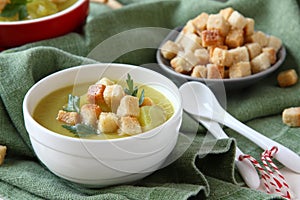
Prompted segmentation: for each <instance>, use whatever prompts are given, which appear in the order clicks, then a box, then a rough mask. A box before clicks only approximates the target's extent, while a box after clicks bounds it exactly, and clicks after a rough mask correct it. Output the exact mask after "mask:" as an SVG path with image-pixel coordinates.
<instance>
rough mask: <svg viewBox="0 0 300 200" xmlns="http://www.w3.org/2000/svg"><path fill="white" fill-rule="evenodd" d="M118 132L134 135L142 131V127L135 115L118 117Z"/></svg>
mask: <svg viewBox="0 0 300 200" xmlns="http://www.w3.org/2000/svg"><path fill="white" fill-rule="evenodd" d="M118 132H119V134H121V135H123V134H126V135H136V134H139V133H141V132H142V127H141V125H140V123H139V121H138V119H137V118H136V117H131V116H125V117H121V119H120V128H119V130H118Z"/></svg>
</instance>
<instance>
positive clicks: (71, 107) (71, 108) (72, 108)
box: [63, 94, 80, 113]
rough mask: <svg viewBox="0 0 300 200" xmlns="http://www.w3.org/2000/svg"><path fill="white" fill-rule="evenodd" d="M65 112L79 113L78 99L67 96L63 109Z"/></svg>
mask: <svg viewBox="0 0 300 200" xmlns="http://www.w3.org/2000/svg"><path fill="white" fill-rule="evenodd" d="M63 110H64V111H67V112H77V113H79V112H80V97H78V96H73V95H72V94H69V100H68V105H67V106H66V107H64V108H63Z"/></svg>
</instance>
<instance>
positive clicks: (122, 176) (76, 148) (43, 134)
mask: <svg viewBox="0 0 300 200" xmlns="http://www.w3.org/2000/svg"><path fill="white" fill-rule="evenodd" d="M128 75H129V76H130V79H131V80H132V81H133V83H134V84H133V88H135V86H137V88H138V92H137V95H136V97H135V98H133V97H134V96H131V95H128V94H125V95H124V97H126V98H125V100H124V102H125V103H124V102H123V103H122V102H121V100H120V102H121V103H120V104H119V106H118V107H120V106H121V104H125V105H126V102H127V101H129V102H131V100H132V99H136V98H138V99H140V98H141V96H142V95H141V94H142V91H144V99H147V98H151V101H152V105H147V106H154V107H156V108H154V109H153V110H154V111H156V112H155V113H159V112H161V111H162V112H161V113H163V114H158V115H155V116H163V121H160V123H157V124H156V125H155V126H153V127H147V125H149V124H147V123H149V121H147V119H148V117H145V116H147V114H146V115H145V116H144V117H141V115H140V113H144V114H145V113H147V112H149V110H151V109H145V110H144V111H139V112H140V113H139V115H137V114H136V119H137V120H136V121H138V122H139V124H140V128H141V131H140V132H135V133H134V134H132V133H130V132H126V131H125V132H123V130H124V129H122V128H120V127H119V128H117V129H116V131H112V132H107V133H103V132H104V131H103V130H97V131H96V134H94V135H93V136H92V137H91V138H89V137H85V135H83V136H82V135H76V134H74V133H72V131H70V130H69V129H66V128H64V127H62V125H67V127H70V126H74V125H76V123H75V124H69V123H66V122H65V121H63V120H60V119H59V117H58V115H59V111H60V110H62V111H65V110H64V108H66V107H68V100H69V97H70V96H69V94H72V95H73V97H74V96H76V95H77V96H78V97H81V98H82V99H84V97H87V95H88V91H89V88H90V87H91V86H93V85H97V84H98V83H97V82H98V81H100V80H102V78H104V77H105V78H107V79H109V80H110V81H112V82H113V83H114V84H113V85H115V84H120V87H121V88H122V89H123V90H124V91H125V90H126V88H127V89H128V84H127V83H126V80H128ZM70 86H71V87H70ZM106 87H108V86H106ZM117 87H119V86H117ZM56 92H57V94H58V96H61V98H62V100H61V101H60V100H59V101H57V102H58V103H57V105H56V108H55V109H53V111H52V108H51V107H49V109H46V110H47V111H46V112H45V111H44V112H41V113H44V115H52V114H51V112H53V117H51V120H53V118H54V121H52V122H51V123H58V124H59V125H58V128H59V129H61V130H63V131H66V132H65V133H60V132H59V131H56V130H52V129H51V127H50V128H47V125H45V124H42V123H40V122H39V121H38V119H37V118H39V117H38V116H37V114H36V113H39V111H38V110H39V108H38V107H39V105H42V104H43V101H44V100H46V99H48V97H49V96H51V95H53V94H55V93H56ZM60 92H61V94H59V93H60ZM104 96H105V97H107V96H106V95H104ZM128 96H129V97H128ZM130 96H131V97H130ZM124 97H123V98H124ZM128 98H129V99H128ZM55 99H58V98H55ZM81 103H82V105H85V104H86V100H82V102H81ZM91 103H93V102H90V101H89V102H88V104H91ZM78 105H80V103H79V104H78ZM128 105H132V103H130V104H128ZM142 107H143V106H142ZM142 107H140V104H139V108H138V109H141V108H142ZM157 107H159V108H157ZM148 108H149V107H148ZM101 109H102V111H101V113H109V112H110V111H111V110H113V109H111V108H108V110H105V109H107V108H104V107H103V108H101ZM120 109H121V110H118V109H116V111H115V114H116V115H119V116H117V118H118V119H120V118H121V117H122V115H124V113H126V112H127V111H128V109H127V108H126V106H125V107H123V108H120ZM156 109H158V110H159V111H157V110H156ZM83 112H85V111H83ZM128 112H131V111H128ZM23 113H24V121H25V126H26V129H27V131H28V134H29V137H30V141H31V143H32V146H33V149H34V151H35V153H36V155H37V157H38V158H39V159H40V160H41V162H42V163H43V164H44V165H45V166H46V167H48V169H49V170H50V171H52V172H53V173H54V174H56V175H58V176H60V177H62V178H65V179H67V180H70V181H72V182H75V183H79V184H83V185H85V186H88V187H103V186H108V185H114V184H121V183H127V182H131V181H135V180H138V179H141V178H143V177H145V176H147V175H148V174H150V173H152V172H153V171H155V170H157V169H159V168H160V167H161V166H162V165H163V163H164V161H165V160H166V158H167V157H168V155H169V154H170V153H171V152H172V150H173V148H174V147H175V144H176V142H177V138H178V134H179V128H180V125H181V120H182V108H181V96H180V94H179V91H178V88H177V87H176V85H175V84H174V83H173V82H172V81H170V80H169V79H168V78H166V77H164V76H162V75H161V74H159V73H156V72H154V71H151V70H148V69H145V68H142V67H137V66H132V65H124V64H93V65H84V66H78V67H73V68H70V69H67V70H62V71H60V72H57V73H54V74H52V75H49V76H47V77H46V78H44V79H42V80H40V81H39V82H38V83H36V84H35V85H34V86H33V87H32V88H31V89H30V90H29V91H28V92H27V94H26V96H25V98H24V102H23ZM101 113H100V114H99V116H100V115H101ZM113 113H114V112H113ZM80 114H82V113H80ZM148 114H149V113H148ZM130 115H131V114H130ZM150 115H151V114H150ZM99 116H98V119H97V120H96V121H95V124H94V126H93V128H95V129H97V128H98V127H99V126H100V125H99V124H100V122H99V121H100V120H99ZM141 118H144V121H143V120H141ZM140 120H141V121H140ZM51 123H50V124H51ZM79 123H82V124H84V125H86V124H89V123H86V121H84V122H82V121H81V122H79ZM92 123H94V122H92ZM118 123H120V124H121V121H119V122H117V123H116V124H118ZM150 124H151V122H150ZM102 125H103V124H102ZM104 126H105V125H104ZM109 127H110V126H108V127H106V128H109ZM134 130H135V129H134ZM78 136H79V137H78ZM94 137H96V138H94ZM97 137H100V138H97ZM74 163H76V164H75V165H74Z"/></svg>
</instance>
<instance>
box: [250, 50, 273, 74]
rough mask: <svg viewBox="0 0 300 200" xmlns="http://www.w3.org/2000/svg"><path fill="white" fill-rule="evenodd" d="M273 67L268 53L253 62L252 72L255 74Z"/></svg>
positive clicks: (257, 57) (262, 54)
mask: <svg viewBox="0 0 300 200" xmlns="http://www.w3.org/2000/svg"><path fill="white" fill-rule="evenodd" d="M270 66H271V63H270V60H269V56H268V54H267V53H264V52H263V53H261V54H259V55H258V56H256V57H255V58H253V59H252V60H251V71H252V73H253V74H256V73H258V72H261V71H264V70H266V69H268V68H269V67H270Z"/></svg>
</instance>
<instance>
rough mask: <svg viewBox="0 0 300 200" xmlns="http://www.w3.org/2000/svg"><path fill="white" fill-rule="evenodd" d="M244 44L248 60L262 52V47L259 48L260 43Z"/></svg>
mask: <svg viewBox="0 0 300 200" xmlns="http://www.w3.org/2000/svg"><path fill="white" fill-rule="evenodd" d="M245 46H246V47H247V50H248V53H249V57H250V60H252V59H253V58H254V57H256V56H258V55H259V54H260V53H261V52H262V48H261V46H260V44H258V43H257V42H254V43H247V44H245Z"/></svg>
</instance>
